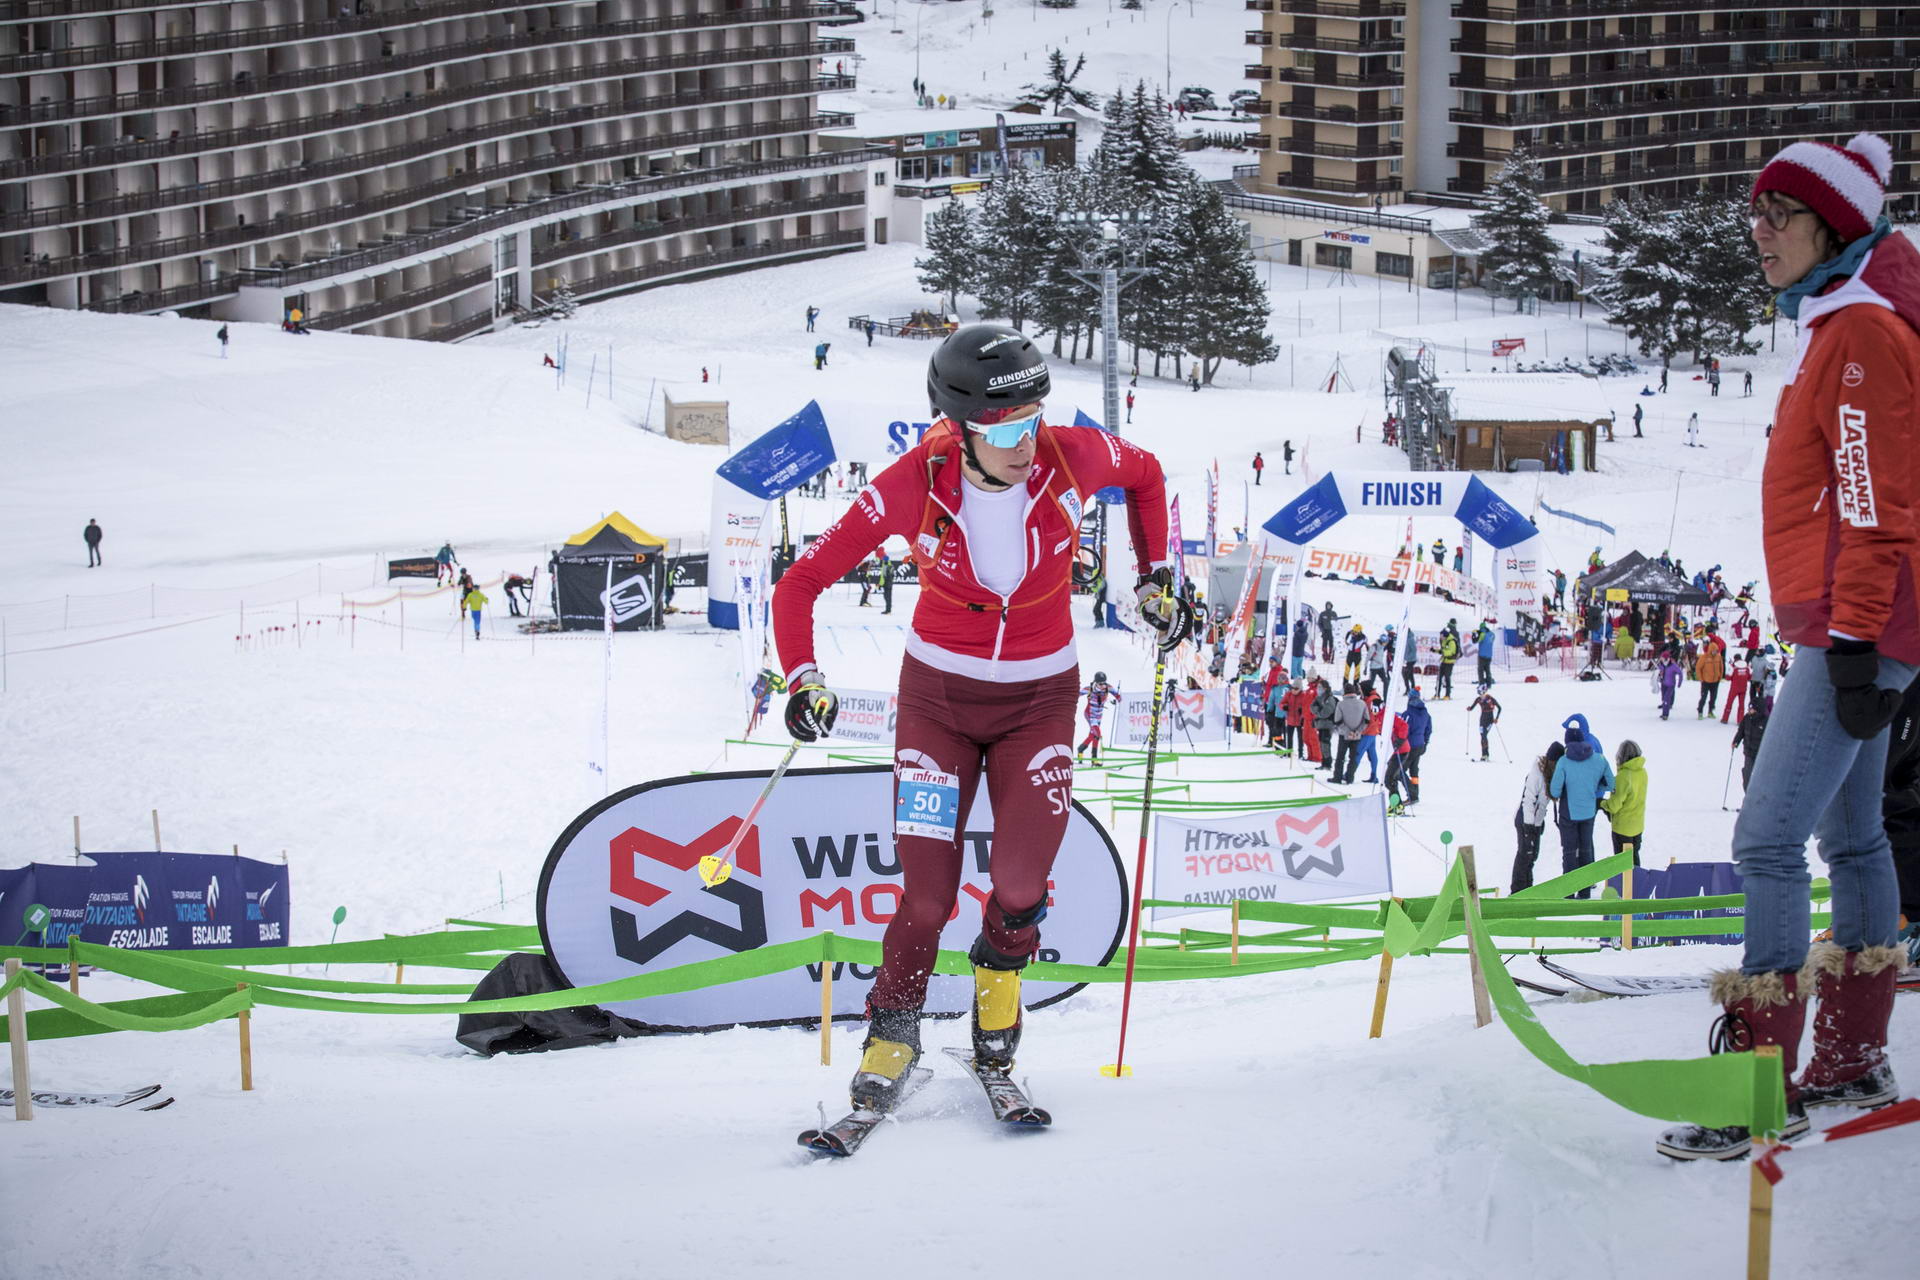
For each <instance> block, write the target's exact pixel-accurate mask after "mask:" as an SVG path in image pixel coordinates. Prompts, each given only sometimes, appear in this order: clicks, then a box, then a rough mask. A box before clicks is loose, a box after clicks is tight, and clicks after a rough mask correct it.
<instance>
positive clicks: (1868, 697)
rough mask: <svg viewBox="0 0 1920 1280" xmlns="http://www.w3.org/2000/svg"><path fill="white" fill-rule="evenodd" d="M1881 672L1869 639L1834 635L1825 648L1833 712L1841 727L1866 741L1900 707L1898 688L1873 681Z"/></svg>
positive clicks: (1890, 720) (1879, 729) (1878, 656)
mask: <svg viewBox="0 0 1920 1280" xmlns="http://www.w3.org/2000/svg"><path fill="white" fill-rule="evenodd" d="M1879 674H1880V654H1879V653H1878V652H1877V651H1876V650H1875V649H1874V647H1873V641H1871V640H1842V639H1840V638H1839V637H1837V636H1836V637H1834V641H1833V647H1832V648H1830V649H1828V650H1827V679H1829V680H1831V681H1832V682H1833V704H1834V713H1835V714H1836V715H1838V716H1839V718H1840V727H1841V728H1842V729H1845V730H1846V731H1847V733H1848V734H1849V735H1850V736H1852V737H1855V738H1858V739H1860V740H1861V741H1862V742H1865V741H1867V740H1869V739H1871V738H1873V737H1874V736H1875V735H1876V734H1878V733H1879V732H1880V731H1881V730H1882V729H1884V728H1886V727H1887V726H1888V725H1890V724H1892V723H1893V717H1894V716H1895V714H1897V713H1898V712H1899V710H1900V690H1898V689H1882V688H1879V687H1877V686H1876V685H1875V684H1874V683H1873V679H1874V677H1875V676H1877V675H1879Z"/></svg>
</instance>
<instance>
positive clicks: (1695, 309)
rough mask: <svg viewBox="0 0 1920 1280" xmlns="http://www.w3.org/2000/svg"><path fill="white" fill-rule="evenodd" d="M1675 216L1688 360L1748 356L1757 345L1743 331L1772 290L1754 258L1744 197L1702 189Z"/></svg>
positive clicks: (1753, 323) (1757, 319)
mask: <svg viewBox="0 0 1920 1280" xmlns="http://www.w3.org/2000/svg"><path fill="white" fill-rule="evenodd" d="M1680 221H1681V225H1682V226H1684V227H1685V228H1686V240H1687V245H1688V249H1689V253H1688V268H1689V269H1688V271H1687V273H1686V279H1685V285H1686V289H1687V294H1688V297H1689V301H1690V302H1691V303H1692V307H1691V316H1692V319H1693V322H1694V327H1693V331H1692V332H1691V333H1689V334H1688V335H1686V336H1687V340H1688V346H1689V348H1690V349H1691V350H1692V352H1693V356H1694V359H1695V360H1699V359H1702V358H1703V357H1705V356H1722V355H1751V354H1752V353H1753V352H1755V351H1758V350H1759V349H1760V344H1759V343H1758V342H1754V341H1752V340H1750V339H1749V338H1748V336H1747V335H1748V334H1749V333H1750V332H1751V331H1752V330H1753V329H1754V328H1755V327H1756V326H1757V325H1758V324H1759V323H1760V316H1761V314H1762V313H1763V312H1764V311H1765V310H1766V307H1767V303H1769V302H1770V301H1772V299H1773V289H1772V286H1770V285H1768V284H1767V280H1766V277H1765V276H1763V275H1761V274H1760V267H1759V264H1758V262H1757V261H1756V260H1755V257H1754V252H1753V241H1752V239H1751V233H1752V230H1753V223H1752V221H1751V220H1750V218H1749V215H1748V213H1747V208H1746V204H1745V202H1743V201H1740V200H1729V199H1727V198H1725V197H1724V196H1716V195H1710V194H1707V193H1704V192H1703V193H1701V194H1700V195H1698V196H1696V197H1695V198H1694V199H1693V200H1691V201H1689V202H1688V203H1687V205H1686V206H1685V208H1684V209H1683V210H1682V212H1681V217H1680Z"/></svg>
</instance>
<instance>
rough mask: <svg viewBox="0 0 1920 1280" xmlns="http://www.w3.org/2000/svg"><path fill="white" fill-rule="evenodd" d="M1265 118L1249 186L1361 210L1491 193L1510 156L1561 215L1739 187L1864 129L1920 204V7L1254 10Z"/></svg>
mask: <svg viewBox="0 0 1920 1280" xmlns="http://www.w3.org/2000/svg"><path fill="white" fill-rule="evenodd" d="M1246 5H1247V8H1248V9H1249V10H1252V11H1255V12H1258V13H1261V14H1263V15H1264V16H1263V18H1262V25H1261V27H1260V29H1259V30H1257V31H1249V32H1248V33H1247V42H1248V43H1249V44H1250V45H1254V46H1258V47H1260V48H1261V49H1262V50H1263V52H1262V54H1261V61H1260V63H1259V64H1257V65H1253V66H1249V67H1247V75H1248V76H1249V77H1250V78H1252V79H1254V80H1255V81H1257V82H1260V83H1262V84H1263V86H1264V88H1263V91H1262V102H1261V104H1260V109H1261V110H1262V111H1263V112H1264V113H1265V114H1266V115H1267V116H1268V117H1269V121H1268V123H1267V124H1266V126H1265V127H1264V128H1263V129H1262V130H1261V131H1260V134H1259V136H1258V138H1257V142H1258V145H1259V146H1260V147H1261V148H1262V149H1263V150H1264V154H1263V155H1262V156H1261V159H1260V166H1259V170H1260V172H1259V178H1258V180H1257V185H1256V186H1253V187H1252V189H1253V190H1255V191H1257V192H1259V193H1264V194H1270V195H1277V196H1291V197H1295V198H1309V199H1315V200H1325V201H1335V202H1342V203H1353V204H1373V203H1376V202H1385V203H1394V202H1398V201H1400V200H1403V199H1406V198H1409V197H1414V196H1418V195H1421V194H1427V195H1432V194H1445V193H1454V194H1458V195H1468V196H1471V195H1474V194H1477V193H1479V192H1481V191H1483V190H1484V189H1485V187H1486V184H1487V183H1488V182H1489V181H1490V180H1491V178H1492V177H1493V175H1494V174H1495V173H1497V172H1498V171H1499V168H1500V166H1501V164H1502V163H1504V162H1505V160H1506V158H1507V157H1508V156H1509V155H1510V154H1512V152H1513V150H1514V149H1515V148H1516V147H1520V146H1525V147H1527V148H1528V149H1529V150H1531V151H1532V153H1533V154H1534V155H1535V156H1537V157H1539V159H1540V160H1541V161H1542V162H1543V164H1544V166H1545V172H1546V192H1547V195H1548V200H1549V203H1551V204H1552V205H1553V206H1554V207H1556V208H1559V209H1563V210H1567V211H1580V210H1592V209H1596V208H1598V207H1599V206H1600V205H1602V204H1604V203H1606V202H1607V201H1610V200H1614V199H1617V198H1619V197H1621V196H1623V195H1626V194H1627V193H1629V192H1636V191H1637V192H1645V193H1647V194H1650V195H1655V196H1673V195H1679V194H1681V193H1683V192H1687V191H1692V190H1697V189H1700V188H1705V189H1707V190H1710V191H1743V190H1745V188H1746V185H1747V184H1748V183H1749V182H1750V181H1751V179H1752V176H1753V174H1754V173H1755V172H1756V171H1758V170H1759V168H1760V166H1761V165H1762V164H1763V163H1764V161H1765V160H1766V158H1767V157H1768V156H1769V155H1771V154H1772V153H1773V152H1774V151H1775V150H1777V149H1778V148H1779V147H1780V146H1781V145H1783V144H1784V143H1786V142H1789V141H1793V140H1795V139H1800V138H1818V139H1824V140H1828V141H1844V140H1845V139H1846V138H1848V137H1850V136H1851V135H1852V134H1854V133H1856V132H1858V131H1860V130H1862V129H1870V130H1873V131H1875V132H1879V133H1883V134H1885V135H1886V136H1887V138H1888V140H1889V141H1890V142H1892V144H1893V148H1894V172H1893V180H1892V182H1891V183H1890V184H1889V185H1888V191H1887V194H1888V198H1889V201H1890V203H1891V204H1893V205H1894V206H1902V205H1904V206H1905V207H1907V208H1908V209H1909V210H1910V211H1911V209H1912V208H1913V205H1914V203H1915V199H1916V192H1917V191H1920V174H1916V162H1917V161H1920V156H1916V153H1915V136H1914V135H1915V129H1916V127H1920V92H1916V89H1915V66H1916V63H1920V8H1895V7H1887V6H1880V5H1871V6H1852V7H1838V6H1835V5H1832V4H1821V3H1792V2H1789V3H1774V4H1703V3H1698V2H1697V0H1696V2H1693V3H1687V2H1685V0H1540V2H1539V3H1521V2H1512V3H1500V2H1498V0H1493V2H1490V0H1465V2H1463V3H1449V2H1448V0H1413V2H1412V3H1404V2H1400V0H1347V2H1345V3H1332V2H1328V3H1321V2H1320V0H1246Z"/></svg>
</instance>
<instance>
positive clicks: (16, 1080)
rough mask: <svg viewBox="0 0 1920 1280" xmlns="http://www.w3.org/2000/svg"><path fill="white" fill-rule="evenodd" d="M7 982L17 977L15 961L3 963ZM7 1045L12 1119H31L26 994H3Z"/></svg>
mask: <svg viewBox="0 0 1920 1280" xmlns="http://www.w3.org/2000/svg"><path fill="white" fill-rule="evenodd" d="M6 972H7V980H8V981H9V982H11V981H12V980H13V979H14V978H15V977H17V976H18V975H19V973H20V962H19V961H18V960H8V961H7V967H6ZM7 1041H8V1044H9V1045H10V1046H11V1047H12V1049H13V1118H14V1119H15V1120H31V1119H33V1082H32V1081H31V1080H29V1079H28V1078H27V993H26V992H24V991H22V990H21V989H20V988H18V987H15V988H14V989H13V990H11V991H9V992H7Z"/></svg>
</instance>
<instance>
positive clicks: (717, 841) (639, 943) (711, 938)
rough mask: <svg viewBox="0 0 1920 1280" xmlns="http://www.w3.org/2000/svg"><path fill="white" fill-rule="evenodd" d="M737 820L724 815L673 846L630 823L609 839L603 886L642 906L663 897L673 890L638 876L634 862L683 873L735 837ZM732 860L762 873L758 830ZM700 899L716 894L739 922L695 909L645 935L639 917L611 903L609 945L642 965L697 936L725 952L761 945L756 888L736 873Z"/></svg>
mask: <svg viewBox="0 0 1920 1280" xmlns="http://www.w3.org/2000/svg"><path fill="white" fill-rule="evenodd" d="M740 822H741V820H740V819H739V818H737V817H733V818H727V819H726V820H724V821H723V822H721V823H720V824H719V825H718V826H715V827H713V828H712V829H711V830H709V831H706V832H704V833H702V834H701V835H698V836H695V837H694V838H693V840H691V841H690V842H688V843H687V844H684V845H683V844H677V843H675V842H674V841H672V840H668V839H666V838H665V837H663V836H657V835H655V834H653V833H652V832H651V831H643V830H641V829H640V828H639V827H628V828H627V829H626V830H625V831H622V832H621V833H620V834H619V835H617V836H615V837H614V838H613V839H612V840H610V841H608V842H607V888H608V890H609V891H610V892H612V893H613V894H614V895H615V896H616V897H620V898H625V899H626V900H627V901H629V902H632V903H636V904H638V905H639V906H640V907H642V908H651V907H654V906H657V905H658V904H659V903H661V902H663V901H665V900H666V899H667V898H668V897H669V896H670V895H671V893H672V890H669V889H663V888H661V887H660V886H659V885H657V884H654V883H652V882H651V881H648V880H644V879H642V878H641V877H640V875H639V873H638V870H637V864H638V862H639V859H641V858H651V859H652V860H653V861H655V862H658V863H660V864H661V865H662V866H665V867H671V868H672V869H673V870H675V871H678V872H680V873H682V876H683V877H685V876H687V875H689V874H690V873H691V872H692V871H693V869H694V868H695V867H696V866H698V865H699V863H700V859H701V858H703V857H705V856H706V855H707V854H710V853H719V852H720V851H721V850H722V849H724V848H726V847H727V842H728V841H729V840H731V839H733V836H734V832H736V831H738V830H739V828H740ZM733 861H734V864H735V865H736V866H737V867H739V869H740V870H742V871H744V872H746V873H748V874H749V875H753V876H758V875H759V874H760V833H759V832H758V831H749V832H748V833H747V838H746V839H744V840H742V841H741V842H740V848H739V849H738V850H736V851H735V853H734V858H733ZM701 898H702V900H703V901H704V900H705V899H707V898H717V899H719V900H720V901H723V902H728V903H731V904H733V907H734V909H735V910H736V911H738V912H739V923H738V924H737V925H735V924H726V923H723V922H722V921H719V920H716V919H714V918H713V917H711V916H707V915H703V914H701V913H700V912H697V911H681V912H679V913H677V914H676V915H674V916H673V917H672V918H671V919H668V920H666V921H664V922H662V923H661V924H659V925H656V926H655V927H654V928H653V930H652V931H651V932H649V933H647V934H646V935H645V936H644V937H643V936H641V934H640V915H639V914H636V913H634V912H631V911H626V910H623V909H621V908H620V907H618V906H615V907H610V908H609V911H610V912H611V913H612V915H611V919H612V925H613V949H614V951H615V952H616V953H617V954H618V955H619V956H620V958H621V959H623V960H626V961H628V962H630V963H632V964H638V965H644V964H646V963H647V962H649V961H651V960H652V959H654V958H655V957H656V956H658V955H660V954H661V953H662V952H664V951H666V950H667V949H668V948H669V947H671V946H673V944H674V943H676V942H679V941H681V940H682V939H684V938H698V939H699V940H700V941H702V942H707V943H711V944H713V945H714V946H716V947H720V948H722V949H724V950H727V951H736V952H737V951H751V950H753V949H754V948H755V947H760V946H765V945H766V941H767V913H766V907H765V905H764V904H763V902H762V900H761V894H760V890H758V889H756V888H754V887H752V886H751V885H747V884H743V883H741V881H740V879H739V878H738V877H734V878H731V879H728V880H726V881H724V882H722V883H721V884H718V885H715V886H713V887H712V888H710V889H706V890H705V891H704V892H703V893H702V894H701Z"/></svg>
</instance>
